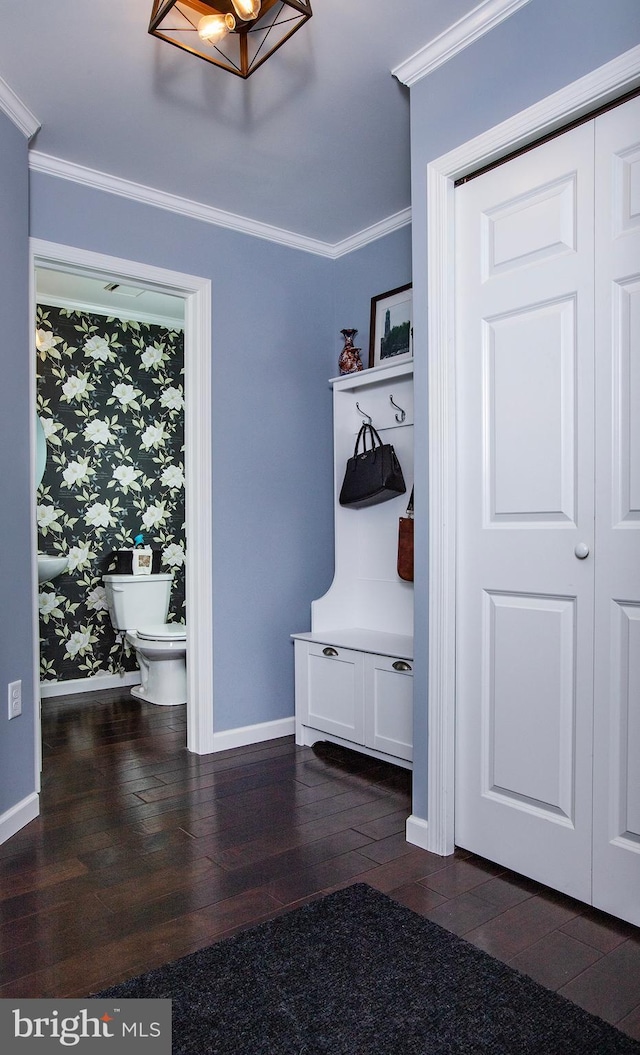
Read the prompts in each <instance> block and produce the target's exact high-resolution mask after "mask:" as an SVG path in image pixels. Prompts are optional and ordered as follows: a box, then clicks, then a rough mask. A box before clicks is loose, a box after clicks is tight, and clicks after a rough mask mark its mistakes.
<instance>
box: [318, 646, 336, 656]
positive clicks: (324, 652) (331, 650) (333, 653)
mask: <svg viewBox="0 0 640 1055" xmlns="http://www.w3.org/2000/svg"><path fill="white" fill-rule="evenodd" d="M322 655H323V656H337V655H338V653H337V651H336V649H335V648H331V646H330V645H327V647H326V648H323V649H322Z"/></svg>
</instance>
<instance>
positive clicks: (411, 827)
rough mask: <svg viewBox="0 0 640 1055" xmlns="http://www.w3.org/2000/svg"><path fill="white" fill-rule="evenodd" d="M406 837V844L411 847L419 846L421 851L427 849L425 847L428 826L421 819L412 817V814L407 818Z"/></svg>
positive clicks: (427, 837)
mask: <svg viewBox="0 0 640 1055" xmlns="http://www.w3.org/2000/svg"><path fill="white" fill-rule="evenodd" d="M406 836H407V842H408V843H411V844H412V845H413V846H419V847H420V849H421V850H428V849H429V847H428V845H427V843H428V841H429V825H428V823H427V822H426V821H423V820H422V818H421V817H416V816H414V814H413V813H412V814H411V816H410V817H407V827H406Z"/></svg>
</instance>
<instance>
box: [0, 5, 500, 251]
mask: <svg viewBox="0 0 640 1055" xmlns="http://www.w3.org/2000/svg"><path fill="white" fill-rule="evenodd" d="M479 3H480V0H312V7H313V17H312V18H311V19H310V21H309V22H308V23H307V24H306V25H304V26H303V27H302V28H301V29H299V30H298V32H297V33H295V34H294V36H293V37H292V38H291V39H290V40H289V41H287V42H286V43H285V44H284V45H283V46H282V48H280V50H279V51H277V52H276V53H275V54H274V55H273V56H272V57H271V58H270V59H269V60H268V61H267V62H266V63H265V64H264V66H262V67H260V69H258V70H256V72H255V73H254V74H253V75H252V76H251V77H250V78H249V79H248V80H247V81H243V80H242V79H241V78H240V77H236V76H233V75H232V74H230V73H227V72H226V71H224V70H222V69H218V68H216V67H214V66H211V64H210V63H206V62H203V61H202V60H200V59H198V58H195V57H193V56H191V55H188V54H187V53H186V52H183V51H181V50H179V49H178V48H175V47H172V46H171V45H170V44H167V43H165V42H163V41H161V40H158V39H156V38H154V37H151V36H149V34H148V33H147V28H148V22H149V16H150V13H151V8H152V0H54V2H52V0H23V2H14V3H11V4H3V5H2V33H1V34H0V77H2V79H3V80H4V81H6V82H7V84H8V85H9V86H10V88H12V89H13V91H14V92H15V93H16V94H17V95H18V97H19V98H20V99H21V101H22V102H23V103H24V104H25V105H26V106H27V107H28V108H29V109H30V110H31V111H32V113H33V114H34V115H35V117H36V118H37V119H38V120H39V121H40V122H41V125H42V127H41V130H40V131H39V132H38V134H37V135H36V136H35V138H34V140H33V141H32V143H31V146H32V149H35V150H36V151H38V152H39V153H43V154H46V155H50V156H52V157H55V158H60V159H63V160H64V161H66V162H70V163H72V164H76V165H82V166H86V167H88V168H91V169H96V170H98V171H99V172H102V173H107V174H109V175H112V176H115V177H119V178H122V179H127V180H131V181H133V182H135V183H138V184H143V185H144V186H148V187H152V188H154V189H156V190H159V191H164V192H167V193H170V194H175V195H179V196H181V197H183V198H186V199H189V200H191V201H195V202H199V203H202V204H205V205H209V206H213V207H215V208H217V209H221V210H224V211H225V212H230V213H234V214H236V215H239V216H242V217H246V218H248V219H250V220H253V221H258V222H260V223H266V224H271V225H273V226H275V227H277V228H281V229H283V230H285V231H292V232H295V233H296V234H299V235H302V236H305V237H308V238H315V239H319V240H320V241H322V242H325V243H329V244H330V245H334V244H336V243H337V242H340V241H342V240H343V239H346V238H348V237H350V236H351V235H354V234H356V233H358V232H360V231H363V230H366V229H367V228H368V227H370V226H372V225H374V224H377V223H380V222H381V221H384V220H386V219H387V218H388V217H391V216H393V215H395V214H396V213H399V212H401V211H402V210H405V209H407V208H408V206H409V205H410V180H409V95H408V89H407V88H406V87H404V86H403V85H401V84H400V83H399V82H398V80H397V79H396V78H394V77H393V76H392V75H391V72H390V71H391V70H392V69H393V68H394V67H396V66H397V65H399V64H400V63H402V62H404V61H405V60H406V59H408V58H409V57H410V56H411V55H413V54H415V52H416V51H418V50H419V49H420V48H422V47H424V45H426V44H428V43H429V42H430V41H432V40H433V39H434V38H435V37H437V36H438V35H439V34H440V33H442V32H443V31H444V30H446V29H448V28H449V27H450V26H451V25H452V24H454V23H455V22H457V21H458V20H459V19H460V18H461V17H463V16H464V15H466V14H468V12H469V11H471V10H472V9H473V8H475V7H477V6H478V5H479Z"/></svg>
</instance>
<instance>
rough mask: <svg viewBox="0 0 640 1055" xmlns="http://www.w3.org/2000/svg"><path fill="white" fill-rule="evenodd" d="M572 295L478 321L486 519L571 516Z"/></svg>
mask: <svg viewBox="0 0 640 1055" xmlns="http://www.w3.org/2000/svg"><path fill="white" fill-rule="evenodd" d="M575 312H576V303H575V299H574V298H573V297H569V298H567V299H565V300H561V301H554V302H552V303H551V304H537V305H535V306H533V307H528V308H526V309H524V310H520V311H511V312H509V313H508V314H507V315H503V316H502V317H495V318H493V319H490V320H487V321H486V322H485V325H484V333H483V344H484V381H483V389H484V398H485V401H486V402H487V404H488V405H487V406H486V407H485V422H486V426H487V427H488V429H489V430H490V431H489V435H488V436H487V437H486V440H485V445H486V447H487V450H488V453H489V460H488V465H487V470H488V472H487V484H488V491H489V494H488V503H487V504H488V510H487V517H488V519H489V521H490V522H492V523H494V524H495V523H496V522H498V521H503V522H504V521H505V520H518V521H520V522H522V523H524V522H533V521H545V520H564V521H568V522H573V521H574V519H575V500H574V499H575V475H576V474H575V453H576V452H575V443H574V436H575V407H574V400H573V393H574V392H575V381H574V377H575Z"/></svg>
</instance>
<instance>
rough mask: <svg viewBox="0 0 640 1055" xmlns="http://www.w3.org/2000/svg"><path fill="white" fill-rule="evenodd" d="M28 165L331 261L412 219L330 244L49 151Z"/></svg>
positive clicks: (401, 216)
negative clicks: (64, 158)
mask: <svg viewBox="0 0 640 1055" xmlns="http://www.w3.org/2000/svg"><path fill="white" fill-rule="evenodd" d="M29 168H30V169H31V170H32V171H33V172H42V173H44V174H46V175H48V176H56V177H58V178H59V179H66V180H70V181H71V182H73V183H79V184H82V185H83V186H85V187H91V188H93V189H94V190H101V191H105V192H106V193H107V194H117V195H118V196H120V197H121V198H128V199H129V200H130V201H137V202H142V203H143V204H144V205H153V206H155V207H156V208H159V209H166V210H168V211H169V212H175V213H179V214H180V215H181V216H188V217H189V218H190V219H193V220H200V221H201V222H202V223H210V224H214V225H215V226H217V227H226V228H227V229H229V230H232V231H238V232H240V233H241V234H247V235H250V236H251V237H253V238H264V239H266V240H267V241H269V242H277V243H278V244H280V245H285V246H288V247H289V248H291V249H300V250H302V251H303V252H305V253H315V254H316V255H317V256H324V257H328V258H329V259H331V260H336V259H337V258H338V257H340V256H344V255H345V253H351V252H353V250H354V249H359V248H360V247H361V246H363V245H366V244H367V243H368V242H373V241H375V240H376V239H377V238H381V237H383V235H385V234H389V233H390V232H391V231H394V230H396V229H397V228H399V227H403V226H405V225H406V224H408V223H410V222H411V210H410V209H405V210H404V211H402V212H399V213H396V214H395V215H394V216H390V217H387V218H386V219H385V220H381V221H380V222H379V223H377V224H373V225H372V226H371V227H368V228H366V230H364V231H360V232H358V233H357V234H354V235H351V236H350V237H349V238H346V239H344V240H343V241H341V242H336V243H335V244H333V245H332V244H331V243H329V242H322V241H320V240H319V239H316V238H308V237H307V236H306V235H301V234H296V233H295V232H294V231H287V230H284V229H283V228H280V227H273V226H272V225H271V224H266V223H260V221H258V220H251V219H249V218H248V217H246V216H238V215H237V214H236V213H230V212H225V211H224V210H223V209H216V208H215V207H214V206H212V205H204V204H202V203H201V202H196V201H191V200H190V199H188V198H181V197H180V196H179V195H177V194H168V193H167V192H166V191H160V190H157V189H156V188H154V187H147V186H145V185H144V184H141V183H134V182H132V181H131V180H126V179H121V178H120V177H119V176H111V175H109V174H108V173H106V172H99V171H98V170H97V169H91V168H86V167H85V166H84V165H77V164H75V163H74V162H71V161H64V160H63V159H62V158H56V157H52V156H51V155H50V154H43V153H41V152H40V151H37V150H30V151H29Z"/></svg>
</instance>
